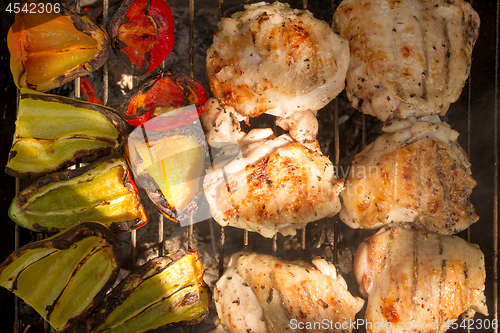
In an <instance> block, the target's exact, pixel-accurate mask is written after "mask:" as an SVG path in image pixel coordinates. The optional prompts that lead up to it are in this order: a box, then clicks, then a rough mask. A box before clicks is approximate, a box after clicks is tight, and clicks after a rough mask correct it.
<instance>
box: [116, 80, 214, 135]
mask: <svg viewBox="0 0 500 333" xmlns="http://www.w3.org/2000/svg"><path fill="white" fill-rule="evenodd" d="M129 96H130V97H128V98H127V99H126V100H125V101H124V103H123V104H122V106H121V108H120V113H121V115H122V117H123V119H124V120H125V121H126V122H128V123H129V124H131V125H133V126H139V125H141V124H143V123H145V122H146V121H148V120H150V121H149V123H148V130H150V131H155V132H163V131H168V130H170V129H175V128H180V127H182V126H185V125H187V124H190V123H192V122H194V121H195V120H196V119H198V118H199V116H200V115H201V114H202V113H203V112H204V111H205V109H206V105H207V104H206V102H207V97H208V94H207V91H206V90H205V88H203V86H202V85H201V84H200V83H199V82H197V81H195V80H193V79H190V78H189V77H187V76H177V75H174V74H173V73H172V72H167V71H160V72H159V73H158V75H156V76H154V77H153V78H151V79H148V80H147V81H146V82H143V83H142V84H141V85H139V86H137V88H135V89H134V90H133V91H132V92H131V94H130V95H129ZM188 105H195V106H196V109H197V114H195V113H192V114H190V115H191V118H187V117H186V116H185V115H183V117H182V118H180V119H174V118H168V120H169V121H168V122H166V121H165V119H167V118H165V119H164V118H162V119H157V120H155V121H151V119H152V118H155V117H157V116H159V115H162V114H165V113H167V112H169V111H172V110H175V109H178V108H181V107H184V106H188Z"/></svg>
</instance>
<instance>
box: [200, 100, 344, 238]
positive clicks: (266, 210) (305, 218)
mask: <svg viewBox="0 0 500 333" xmlns="http://www.w3.org/2000/svg"><path fill="white" fill-rule="evenodd" d="M233 110H234V109H233V108H232V107H229V106H224V105H221V104H219V103H217V102H215V101H211V102H210V103H209V105H208V107H207V110H206V111H205V113H204V114H203V115H202V116H201V122H202V126H203V128H204V131H205V136H206V137H207V141H208V143H209V144H210V145H211V146H214V147H219V148H222V149H221V152H220V154H219V155H217V156H216V157H215V163H214V165H213V169H212V170H211V171H209V172H207V175H206V176H205V179H204V182H203V188H204V190H205V197H206V198H207V201H208V203H209V206H210V212H211V214H212V216H213V218H214V219H215V220H216V221H217V222H218V223H219V224H220V225H222V226H227V225H230V226H234V227H238V228H243V229H247V230H250V231H255V232H258V233H260V234H261V235H263V236H264V237H272V236H273V235H275V234H276V233H277V232H280V233H281V234H283V235H295V233H296V229H299V228H302V227H304V226H305V225H306V224H307V223H309V222H312V221H317V220H320V219H322V218H324V217H327V216H332V215H335V214H337V213H338V212H339V210H340V198H339V194H340V192H342V190H343V188H344V187H343V183H342V181H341V180H338V179H337V178H336V176H335V174H334V170H333V164H332V162H331V161H330V160H329V159H328V157H326V156H324V155H323V154H321V151H320V149H319V145H318V142H317V141H316V140H314V141H313V142H310V143H300V142H297V141H296V140H294V139H293V138H292V137H290V136H289V135H288V134H283V135H281V136H278V137H276V136H275V135H274V133H273V130H272V129H270V128H258V129H252V130H251V131H250V132H249V133H248V134H244V133H243V132H241V129H240V125H239V123H238V122H237V118H236V117H235V116H234V115H233V114H232V113H233ZM236 148H238V149H236ZM235 150H236V151H235Z"/></svg>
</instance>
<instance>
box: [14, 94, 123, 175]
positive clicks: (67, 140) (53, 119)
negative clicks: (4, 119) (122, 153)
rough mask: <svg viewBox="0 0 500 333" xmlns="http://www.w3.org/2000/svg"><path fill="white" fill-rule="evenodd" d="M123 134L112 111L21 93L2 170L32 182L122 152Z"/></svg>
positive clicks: (120, 124) (120, 123)
mask: <svg viewBox="0 0 500 333" xmlns="http://www.w3.org/2000/svg"><path fill="white" fill-rule="evenodd" d="M125 130H126V123H125V122H124V121H123V120H122V119H121V118H120V117H119V116H118V114H117V113H116V111H114V110H112V109H109V108H106V107H103V106H101V105H97V104H91V103H86V102H81V101H77V100H73V99H70V98H65V97H59V96H54V95H46V94H42V93H37V92H34V91H30V90H27V89H22V90H21V96H20V101H19V110H18V116H17V121H16V131H15V133H14V140H13V144H12V148H11V151H10V154H9V159H8V163H7V166H6V169H5V171H6V172H7V173H8V174H9V175H12V176H15V177H21V178H26V177H36V176H40V175H44V174H48V173H54V172H57V171H61V170H64V169H65V168H67V167H68V166H70V165H73V164H75V163H77V162H83V163H91V162H94V161H96V160H98V159H99V158H100V157H103V156H106V155H110V154H113V153H115V152H117V151H119V150H120V149H121V148H122V143H123V138H124V132H125Z"/></svg>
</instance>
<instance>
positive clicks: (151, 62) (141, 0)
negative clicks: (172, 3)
mask: <svg viewBox="0 0 500 333" xmlns="http://www.w3.org/2000/svg"><path fill="white" fill-rule="evenodd" d="M109 33H110V35H111V38H112V47H113V50H114V52H115V53H116V55H117V56H118V59H120V61H121V62H122V64H123V65H124V66H125V67H126V69H127V70H128V71H129V72H130V74H133V75H137V76H140V75H144V74H147V73H149V72H151V71H153V70H154V69H156V68H157V67H158V66H159V65H160V64H161V62H162V61H163V60H165V58H166V57H167V56H168V54H169V53H170V51H171V50H172V48H173V45H174V41H175V35H174V17H173V15H172V11H171V9H170V7H169V6H168V4H167V3H166V2H165V0H125V1H124V2H123V3H122V4H121V6H120V8H119V9H118V10H117V11H116V13H115V15H113V19H112V21H111V25H110V28H109Z"/></svg>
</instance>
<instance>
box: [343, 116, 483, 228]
mask: <svg viewBox="0 0 500 333" xmlns="http://www.w3.org/2000/svg"><path fill="white" fill-rule="evenodd" d="M434 121H438V120H437V118H436V119H434ZM393 126H394V127H397V126H402V128H400V129H399V130H396V131H395V132H393V133H386V134H384V135H382V136H380V137H379V138H377V139H376V140H375V142H373V143H372V144H370V145H369V146H367V147H366V148H365V150H363V151H362V152H361V153H360V154H358V155H356V157H355V159H354V163H353V165H352V168H351V170H350V172H349V176H348V178H347V179H346V190H345V191H344V192H343V193H342V195H341V197H342V205H343V206H342V210H341V212H340V218H341V219H342V221H344V222H345V223H346V224H347V225H349V226H350V227H352V228H378V227H380V226H382V225H384V224H388V223H392V222H396V223H404V222H413V223H415V224H418V225H422V226H424V227H426V228H427V229H428V230H430V231H434V232H438V233H441V234H455V233H457V232H459V231H461V230H464V229H466V228H468V227H469V226H470V225H471V224H472V223H474V222H476V221H477V220H478V216H477V215H476V214H475V210H474V207H473V205H472V204H471V203H470V202H469V196H470V194H471V192H472V189H473V188H474V187H475V185H476V182H475V180H474V179H472V177H471V175H470V164H469V162H468V161H467V156H466V154H465V152H464V151H463V150H462V148H460V146H459V145H458V144H457V142H456V139H457V136H458V133H457V132H456V131H454V130H452V129H451V128H450V127H449V126H448V125H447V124H446V123H434V122H432V121H431V122H426V121H421V122H415V120H414V119H413V120H412V121H399V122H395V123H394V124H393ZM386 130H392V129H390V128H386Z"/></svg>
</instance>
